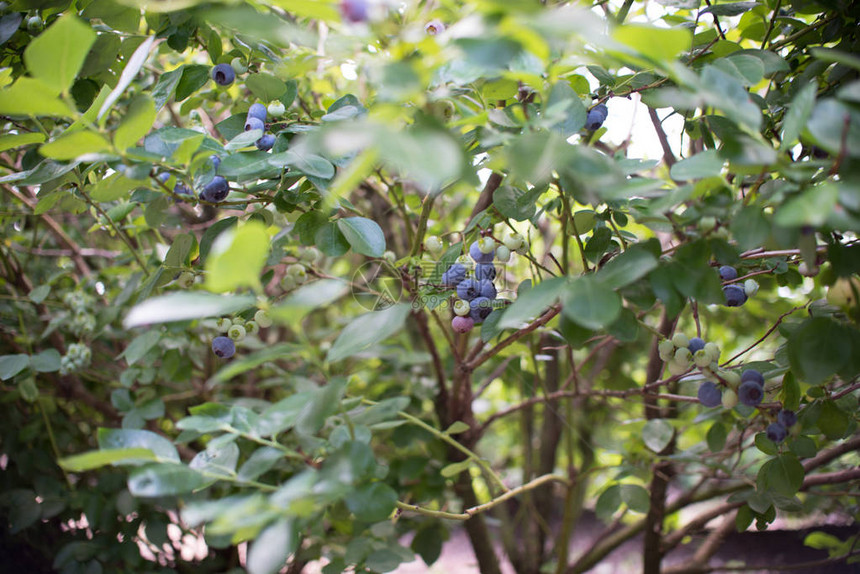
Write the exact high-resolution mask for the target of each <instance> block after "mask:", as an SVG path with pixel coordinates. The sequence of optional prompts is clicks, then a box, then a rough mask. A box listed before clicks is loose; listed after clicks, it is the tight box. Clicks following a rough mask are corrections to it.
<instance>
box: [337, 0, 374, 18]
mask: <svg viewBox="0 0 860 574" xmlns="http://www.w3.org/2000/svg"><path fill="white" fill-rule="evenodd" d="M368 8H369V6H368V1H367V0H341V2H340V13H341V14H342V15H343V17H344V19H345V20H347V21H349V22H364V21H365V20H367V18H368V12H369V10H368Z"/></svg>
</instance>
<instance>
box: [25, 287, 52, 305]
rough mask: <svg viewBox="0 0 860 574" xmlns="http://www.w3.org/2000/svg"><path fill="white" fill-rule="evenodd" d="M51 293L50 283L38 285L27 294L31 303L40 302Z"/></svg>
mask: <svg viewBox="0 0 860 574" xmlns="http://www.w3.org/2000/svg"><path fill="white" fill-rule="evenodd" d="M50 294H51V286H50V285H39V286H38V287H35V288H34V289H33V290H32V291H30V292H29V293H28V294H27V297H29V298H30V301H32V302H33V303H41V302H43V301H44V300H45V299H47V297H48V295H50Z"/></svg>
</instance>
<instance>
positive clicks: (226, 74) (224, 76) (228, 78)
mask: <svg viewBox="0 0 860 574" xmlns="http://www.w3.org/2000/svg"><path fill="white" fill-rule="evenodd" d="M212 79H213V80H214V81H215V83H216V84H218V85H219V86H229V85H230V84H232V83H233V80H235V79H236V72H234V71H233V67H232V66H231V65H230V64H218V65H217V66H215V67H214V68H212Z"/></svg>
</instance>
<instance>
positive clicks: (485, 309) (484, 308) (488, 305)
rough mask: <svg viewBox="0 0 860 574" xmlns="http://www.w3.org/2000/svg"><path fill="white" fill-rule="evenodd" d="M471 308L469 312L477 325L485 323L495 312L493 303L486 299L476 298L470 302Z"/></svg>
mask: <svg viewBox="0 0 860 574" xmlns="http://www.w3.org/2000/svg"><path fill="white" fill-rule="evenodd" d="M469 307H471V308H472V310H471V311H470V312H469V317H471V318H472V319H473V320H474V321H475V323H483V321H484V319H486V318H487V316H489V314H490V313H492V312H493V302H492V301H490V300H489V299H487V298H486V297H476V298H475V299H472V300H471V301H470V302H469Z"/></svg>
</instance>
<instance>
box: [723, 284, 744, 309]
mask: <svg viewBox="0 0 860 574" xmlns="http://www.w3.org/2000/svg"><path fill="white" fill-rule="evenodd" d="M723 294H724V295H725V296H726V306H727V307H740V306H741V305H743V304H744V303H746V301H747V294H746V293H745V292H744V290H743V287H739V286H737V285H726V286H725V287H723Z"/></svg>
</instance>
